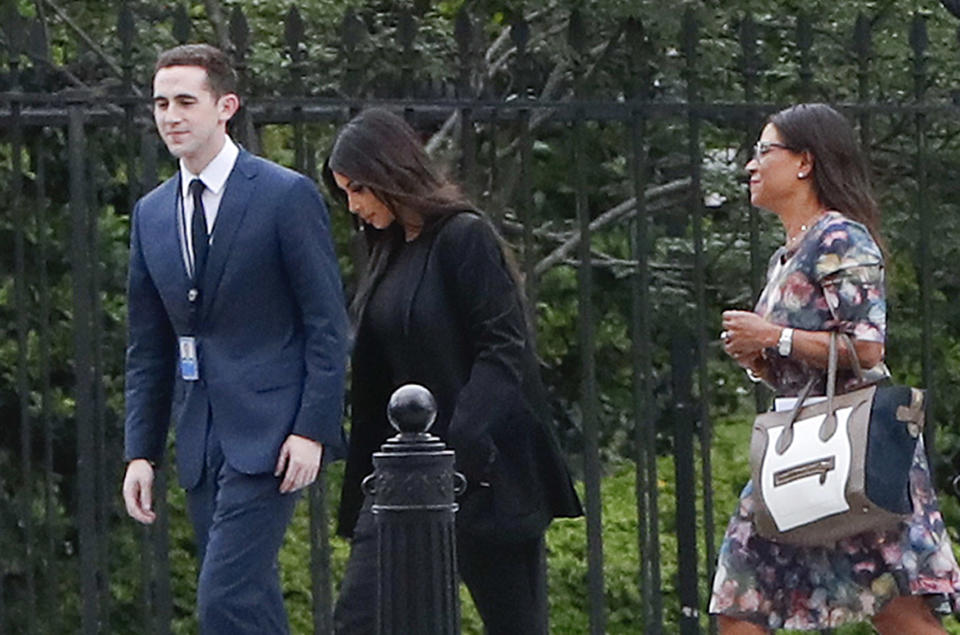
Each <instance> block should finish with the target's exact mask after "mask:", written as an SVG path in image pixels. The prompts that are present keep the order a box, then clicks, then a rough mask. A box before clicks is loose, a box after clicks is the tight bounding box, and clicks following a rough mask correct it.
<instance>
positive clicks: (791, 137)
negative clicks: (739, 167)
mask: <svg viewBox="0 0 960 635" xmlns="http://www.w3.org/2000/svg"><path fill="white" fill-rule="evenodd" d="M767 121H768V122H769V123H771V124H773V125H774V127H776V129H777V131H778V132H779V133H780V137H781V139H783V142H784V145H786V146H788V147H789V148H790V149H791V150H793V151H795V152H805V151H806V152H810V154H812V155H813V159H814V164H813V186H814V191H815V192H816V195H817V198H818V199H819V200H820V202H821V203H822V204H823V205H825V206H826V207H827V208H828V209H833V210H837V211H838V212H841V213H843V214H844V215H845V216H847V217H849V218H850V219H852V220H855V221H857V222H859V223H862V224H863V225H864V226H865V227H866V228H867V230H869V232H870V235H871V236H872V237H873V239H874V241H876V243H877V245H878V246H879V247H880V249H882V250H883V249H884V243H883V239H882V237H881V236H880V208H879V207H878V206H877V201H876V200H875V199H874V197H873V190H872V188H871V186H870V176H869V172H868V169H867V162H866V159H865V158H864V156H863V152H862V151H861V150H860V144H859V143H857V138H856V135H855V134H854V132H853V127H852V126H851V125H850V122H849V121H847V119H846V118H845V117H844V116H843V115H841V114H840V113H839V112H837V111H836V110H834V109H833V108H831V107H830V106H828V105H826V104H797V105H796V106H791V107H789V108H785V109H783V110H781V111H780V112H777V113H774V114H773V115H770V117H769V118H768V119H767Z"/></svg>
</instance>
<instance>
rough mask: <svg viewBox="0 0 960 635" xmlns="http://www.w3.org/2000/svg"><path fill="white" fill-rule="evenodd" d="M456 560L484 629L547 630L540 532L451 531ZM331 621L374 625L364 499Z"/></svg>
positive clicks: (369, 527) (371, 546) (362, 633)
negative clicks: (514, 537)
mask: <svg viewBox="0 0 960 635" xmlns="http://www.w3.org/2000/svg"><path fill="white" fill-rule="evenodd" d="M457 565H458V568H459V573H460V578H461V579H462V580H463V582H464V584H466V585H467V589H468V590H469V591H470V595H471V596H472V597H473V602H474V604H475V605H476V607H477V611H478V612H479V613H480V617H481V618H482V619H483V624H484V626H485V630H486V632H487V633H489V634H490V635H547V633H548V632H549V629H548V622H549V620H548V606H547V580H546V577H547V576H546V574H547V571H546V550H545V547H544V540H543V536H540V537H539V538H536V539H534V540H529V541H526V542H521V543H500V542H491V541H489V540H483V539H481V538H477V537H475V536H471V535H469V534H467V533H465V532H457ZM333 622H334V632H335V633H337V635H373V634H375V633H376V631H377V624H376V622H377V533H376V527H375V526H374V519H373V513H372V512H371V511H370V506H369V500H368V501H367V502H366V504H365V505H364V507H363V510H362V511H361V512H360V517H359V518H358V519H357V525H356V527H355V528H354V532H353V540H352V541H351V543H350V558H349V559H348V560H347V568H346V571H345V572H344V576H343V582H342V584H341V585H340V595H339V597H338V598H337V604H336V607H335V609H334V614H333Z"/></svg>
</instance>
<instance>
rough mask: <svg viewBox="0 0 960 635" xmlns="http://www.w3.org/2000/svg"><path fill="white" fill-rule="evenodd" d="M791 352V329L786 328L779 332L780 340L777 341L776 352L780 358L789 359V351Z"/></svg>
mask: <svg viewBox="0 0 960 635" xmlns="http://www.w3.org/2000/svg"><path fill="white" fill-rule="evenodd" d="M792 350H793V329H792V328H789V327H786V328H784V329H782V330H781V331H780V339H779V341H777V352H778V353H780V356H781V357H790V351H792Z"/></svg>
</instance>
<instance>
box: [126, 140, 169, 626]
mask: <svg viewBox="0 0 960 635" xmlns="http://www.w3.org/2000/svg"><path fill="white" fill-rule="evenodd" d="M131 123H132V122H131ZM151 133H152V131H150V130H146V129H144V130H141V131H140V135H139V137H140V139H139V140H140V154H141V155H142V156H143V174H142V175H141V179H140V188H139V189H140V191H143V192H146V191H148V190H149V189H150V188H151V187H152V185H153V184H154V182H155V180H156V179H155V178H153V179H151V178H148V176H147V174H146V173H147V172H148V171H149V170H150V167H151V166H152V167H153V169H154V172H155V171H156V161H155V160H154V161H150V157H151V150H152V148H153V145H152V134H151ZM130 142H131V143H133V142H134V141H133V139H131V141H130ZM154 154H155V153H154ZM154 159H155V156H154ZM135 174H136V172H131V173H130V177H129V179H130V181H131V184H130V185H129V186H128V189H129V190H130V191H133V190H134V189H135V186H134V185H133V182H134V181H135V178H134V175H135ZM129 211H130V213H131V215H132V213H133V205H131V206H130V209H129ZM131 222H132V216H131ZM164 469H165V467H162V466H161V467H160V469H158V470H157V476H159V474H160V473H161V472H163V471H164ZM158 484H159V483H158V479H155V482H154V485H155V486H157V485H158ZM156 489H157V491H154V492H153V500H154V505H156V506H157V511H158V512H159V511H160V507H159V506H160V504H161V502H164V501H166V496H161V495H160V492H159V488H158V487H157V488H156ZM162 517H163V515H160V517H159V518H158V519H157V521H156V522H155V523H154V524H153V525H152V526H149V525H143V526H140V527H138V537H139V540H140V567H139V572H140V603H141V606H140V610H141V611H142V612H143V614H144V617H145V622H146V625H147V629H148V632H150V633H157V634H159V633H161V632H163V631H162V627H161V622H160V617H159V615H158V611H157V606H156V598H155V597H154V586H155V584H154V581H155V580H156V579H157V572H156V566H155V563H154V553H155V551H156V549H155V536H156V534H157V531H158V528H159V523H160V522H162Z"/></svg>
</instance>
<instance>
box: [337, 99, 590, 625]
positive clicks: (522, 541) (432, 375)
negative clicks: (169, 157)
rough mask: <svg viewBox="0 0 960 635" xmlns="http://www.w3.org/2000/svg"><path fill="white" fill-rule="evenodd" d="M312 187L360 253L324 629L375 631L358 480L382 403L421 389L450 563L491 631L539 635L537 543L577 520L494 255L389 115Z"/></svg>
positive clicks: (504, 271) (354, 128) (374, 116)
mask: <svg viewBox="0 0 960 635" xmlns="http://www.w3.org/2000/svg"><path fill="white" fill-rule="evenodd" d="M324 178H325V180H326V181H327V184H328V186H329V187H330V191H331V192H333V193H334V194H335V195H338V196H339V197H340V198H341V199H342V200H344V202H346V203H347V206H348V209H349V210H350V212H351V213H353V214H355V215H356V217H357V218H358V220H359V222H360V228H361V229H362V230H363V231H364V235H365V236H366V238H367V240H366V242H367V246H368V248H369V253H368V259H367V264H366V268H365V270H364V271H363V272H361V274H360V277H359V282H358V285H357V291H356V294H355V297H354V300H353V303H352V307H351V308H352V316H353V319H354V324H355V328H356V343H355V347H354V353H353V365H352V373H353V375H352V388H351V403H352V424H351V435H350V449H349V454H348V457H347V467H346V473H345V477H344V484H343V491H342V495H341V501H340V518H339V532H340V533H341V534H342V535H344V536H348V537H352V542H351V553H350V559H349V561H348V563H347V569H346V573H345V575H344V580H343V583H342V585H341V590H340V596H339V598H338V601H337V606H336V610H335V615H334V622H335V627H336V632H337V633H340V634H350V635H353V634H360V633H373V632H374V629H375V616H376V613H377V611H376V565H377V562H376V560H377V551H376V549H377V547H376V533H375V528H374V526H373V519H372V514H371V512H370V507H369V501H365V500H364V497H363V494H362V493H361V490H360V482H361V480H362V479H363V477H364V476H366V475H367V474H369V473H370V472H371V471H372V469H373V467H372V454H373V452H375V451H376V450H378V449H379V447H380V445H381V444H382V443H383V442H384V441H385V440H386V439H387V437H389V436H391V435H392V434H393V431H392V429H391V427H390V426H389V424H388V422H387V418H386V408H387V401H388V398H389V396H390V394H391V393H392V391H393V390H395V389H396V388H397V387H399V386H401V385H403V384H406V383H417V384H422V385H424V386H426V387H427V388H429V389H430V390H431V392H433V394H434V397H435V398H436V400H437V406H438V414H437V420H436V423H435V424H434V426H433V428H432V429H431V432H433V433H435V434H437V435H439V436H440V437H441V438H443V439H444V440H445V441H446V442H447V444H448V445H450V446H452V447H453V449H454V450H455V451H456V461H457V469H458V470H459V471H461V472H462V473H463V474H464V475H465V476H466V477H467V483H468V485H467V491H466V492H465V494H464V495H463V496H462V498H461V499H460V510H459V512H458V513H457V529H456V535H457V561H458V565H459V571H460V575H461V577H462V579H463V581H464V583H465V584H466V585H467V588H468V589H469V590H470V592H471V594H472V596H473V599H474V603H475V604H476V607H477V610H478V611H479V613H480V616H481V617H482V619H483V621H484V624H485V626H486V628H487V631H488V632H489V633H494V634H497V633H502V634H506V633H525V634H526V633H530V634H539V633H547V632H548V626H547V624H548V619H547V600H546V577H545V573H546V572H545V558H544V556H545V550H544V532H545V530H546V527H547V525H548V524H549V523H550V521H551V519H553V518H554V517H560V516H568V517H572V516H579V515H581V514H582V510H581V507H580V503H579V500H578V499H577V496H576V493H575V492H574V490H573V487H572V485H571V481H570V476H569V474H568V472H567V469H566V467H565V465H564V463H563V459H562V457H561V455H560V451H559V448H558V445H557V442H556V439H555V437H554V435H553V432H552V431H551V428H550V421H549V418H548V417H547V416H546V413H547V412H548V410H549V408H548V406H547V403H546V399H545V396H544V391H543V387H542V385H541V383H540V376H539V371H538V368H537V362H536V357H535V355H534V351H533V346H532V340H531V338H530V334H529V329H528V325H527V323H526V319H525V311H524V306H523V300H522V295H521V292H520V288H519V286H518V279H517V275H516V271H515V268H514V267H512V266H511V264H510V260H509V258H508V257H507V254H506V251H505V249H504V245H503V243H502V241H501V240H500V239H499V237H498V235H497V234H496V232H495V231H494V228H493V226H492V225H491V224H490V223H489V222H488V221H487V220H486V219H485V218H484V217H483V215H482V214H481V213H480V212H479V211H478V210H477V209H476V208H475V207H474V206H473V205H471V204H470V203H469V202H468V201H466V199H465V198H464V197H463V196H462V195H461V194H460V192H459V189H458V188H457V187H456V186H455V185H453V184H452V183H451V182H449V181H448V180H447V179H445V178H444V177H443V176H442V175H441V174H440V173H439V172H438V171H437V169H436V168H435V167H434V166H433V164H432V162H431V161H430V158H429V157H428V156H427V154H426V152H425V151H424V149H423V146H422V145H421V143H420V141H419V139H418V138H417V136H416V134H415V133H414V131H413V130H412V129H411V128H410V126H409V125H407V123H406V122H405V121H404V120H403V119H401V118H400V117H397V116H396V115H394V114H392V113H390V112H389V111H386V110H383V109H377V108H374V109H370V110H366V111H364V112H361V113H360V114H359V115H357V116H356V117H355V118H354V119H352V120H351V121H350V122H349V123H347V124H346V126H344V128H343V129H342V130H341V131H340V133H339V134H338V136H337V139H336V141H335V143H334V146H333V149H332V151H331V153H330V157H329V158H328V160H327V162H326V164H325V166H324Z"/></svg>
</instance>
